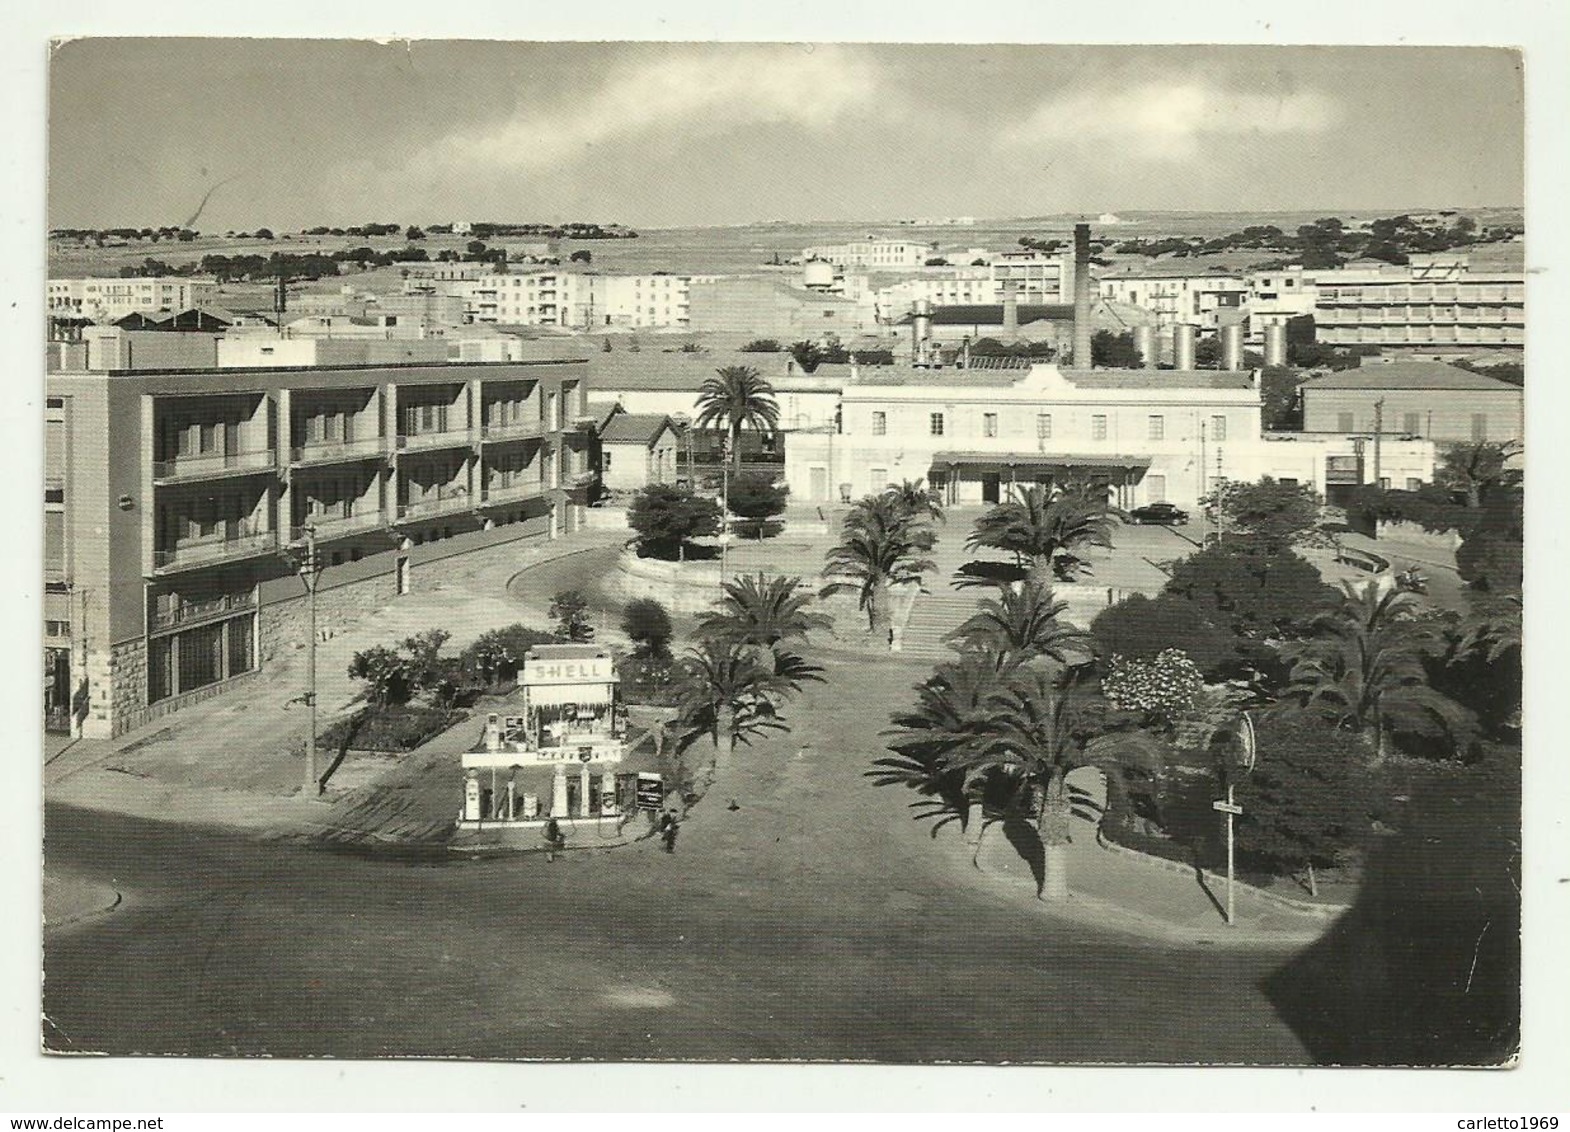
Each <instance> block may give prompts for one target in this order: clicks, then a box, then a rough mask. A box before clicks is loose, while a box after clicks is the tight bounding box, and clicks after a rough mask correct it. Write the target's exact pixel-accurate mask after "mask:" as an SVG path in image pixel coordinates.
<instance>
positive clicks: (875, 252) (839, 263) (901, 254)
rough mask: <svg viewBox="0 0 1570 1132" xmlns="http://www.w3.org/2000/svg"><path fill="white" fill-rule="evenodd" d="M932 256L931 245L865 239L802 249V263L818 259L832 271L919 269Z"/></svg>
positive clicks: (932, 249) (916, 242)
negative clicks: (835, 269)
mask: <svg viewBox="0 0 1570 1132" xmlns="http://www.w3.org/2000/svg"><path fill="white" fill-rule="evenodd" d="M934 254H935V247H934V245H932V244H930V243H927V242H926V241H923V240H899V239H895V240H878V239H872V238H870V237H869V238H868V239H865V240H855V241H852V242H850V243H847V244H824V245H821V246H819V247H812V248H804V249H803V250H802V253H801V258H802V259H803V260H813V259H821V260H823V261H825V262H827V263H832V264H833V265H834V266H835V267H870V268H873V269H881V270H890V269H896V268H906V267H920V266H921V265H922V264H924V263H926V262H927V260H928V259H929V258H931V257H932V256H933V255H934Z"/></svg>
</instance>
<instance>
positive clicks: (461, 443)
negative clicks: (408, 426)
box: [398, 428, 474, 452]
mask: <svg viewBox="0 0 1570 1132" xmlns="http://www.w3.org/2000/svg"><path fill="white" fill-rule="evenodd" d="M473 443H474V441H473V440H472V439H471V437H470V433H469V430H468V429H466V428H461V429H460V428H452V429H445V430H443V431H441V432H415V433H407V434H406V433H402V432H400V433H399V434H398V450H399V451H400V452H431V451H434V450H436V449H438V448H468V447H469V446H470V445H472V444H473Z"/></svg>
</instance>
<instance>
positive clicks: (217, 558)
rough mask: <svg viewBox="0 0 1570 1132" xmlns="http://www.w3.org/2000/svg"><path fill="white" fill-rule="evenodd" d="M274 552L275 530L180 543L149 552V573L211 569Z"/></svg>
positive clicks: (276, 536)
mask: <svg viewBox="0 0 1570 1132" xmlns="http://www.w3.org/2000/svg"><path fill="white" fill-rule="evenodd" d="M277 552H278V532H277V531H260V532H258V533H256V534H248V535H237V536H235V537H234V538H225V539H204V540H202V541H200V542H187V543H182V544H181V545H179V546H176V547H174V548H172V549H170V550H155V551H153V573H155V574H169V573H174V572H175V571H178V570H191V569H196V568H198V567H201V566H215V565H218V564H219V563H223V562H235V561H238V560H239V559H242V558H255V557H256V556H257V555H259V554H276V553H277Z"/></svg>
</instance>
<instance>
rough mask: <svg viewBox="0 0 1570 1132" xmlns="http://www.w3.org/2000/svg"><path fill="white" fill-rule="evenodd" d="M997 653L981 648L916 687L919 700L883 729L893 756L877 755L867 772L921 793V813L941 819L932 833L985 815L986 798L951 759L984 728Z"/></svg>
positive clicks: (875, 779) (887, 783)
mask: <svg viewBox="0 0 1570 1132" xmlns="http://www.w3.org/2000/svg"><path fill="white" fill-rule="evenodd" d="M997 682H998V672H997V668H996V667H995V663H994V660H993V658H992V657H990V656H988V655H986V654H984V653H983V652H981V651H980V650H975V651H971V652H966V653H962V654H961V655H960V656H959V657H958V658H956V659H955V660H951V661H946V662H944V663H943V664H940V665H938V667H937V669H936V671H934V672H933V674H932V675H931V676H930V677H928V678H927V679H926V680H924V681H923V682H922V683H920V684H918V685H917V686H916V704H915V706H914V707H913V708H911V709H910V710H908V711H904V712H900V713H898V714H896V715H895V716H894V717H893V723H894V729H893V730H890V731H887V732H885V733H884V736H885V738H886V739H887V741H888V747H889V750H891V751H893V752H894V756H895V757H893V758H882V759H877V760H875V761H874V762H873V764H872V765H873V769H872V770H869V771H867V777H869V778H871V779H872V780H873V782H874V783H876V784H877V785H879V786H905V787H908V788H909V789H911V790H914V791H915V792H916V793H917V794H919V795H921V797H920V798H919V799H917V800H916V801H915V802H912V803H911V808H912V809H914V810H916V816H917V817H918V818H936V819H937V821H936V823H935V824H934V826H933V828H932V835H933V836H934V837H936V836H937V832H938V830H939V829H941V828H942V827H943V826H944V825H946V824H948V823H949V822H950V821H960V822H962V823H963V824H964V825H966V826H967V827H968V826H970V825H971V824H972V823H974V822H981V821H982V820H984V819H983V813H982V800H981V799H979V798H976V797H973V796H972V795H970V794H969V793H967V791H966V776H965V772H964V771H963V770H962V769H958V768H956V767H954V766H951V765H950V764H949V760H950V758H951V757H952V756H953V753H954V751H955V750H956V749H957V748H958V747H960V746H961V745H962V744H964V743H966V742H968V741H971V740H973V739H974V738H975V737H976V736H978V735H980V734H981V733H982V731H983V729H984V728H985V726H986V724H987V721H988V718H989V713H988V710H987V706H986V699H987V696H988V695H990V694H991V693H992V691H993V690H994V689H995V688H996V687H997Z"/></svg>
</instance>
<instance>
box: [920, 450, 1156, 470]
mask: <svg viewBox="0 0 1570 1132" xmlns="http://www.w3.org/2000/svg"><path fill="white" fill-rule="evenodd" d="M932 466H933V467H934V468H935V469H938V470H940V471H941V470H943V469H945V468H947V469H963V470H965V471H985V472H1003V471H1008V470H1009V469H1010V468H1017V469H1019V470H1020V471H1025V472H1032V473H1034V472H1051V471H1054V470H1057V469H1062V470H1064V471H1067V472H1114V471H1138V472H1143V471H1145V470H1146V469H1147V468H1149V467H1150V457H1149V456H1119V455H1111V456H1065V455H1054V454H1052V453H1047V452H935V453H933V456H932Z"/></svg>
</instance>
